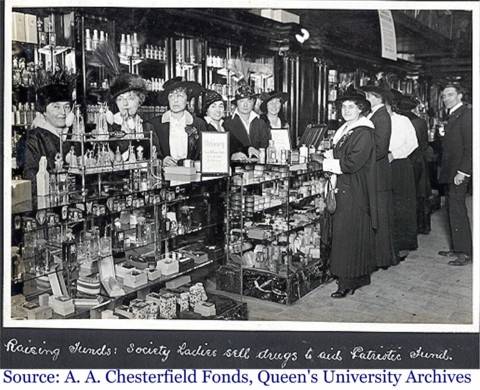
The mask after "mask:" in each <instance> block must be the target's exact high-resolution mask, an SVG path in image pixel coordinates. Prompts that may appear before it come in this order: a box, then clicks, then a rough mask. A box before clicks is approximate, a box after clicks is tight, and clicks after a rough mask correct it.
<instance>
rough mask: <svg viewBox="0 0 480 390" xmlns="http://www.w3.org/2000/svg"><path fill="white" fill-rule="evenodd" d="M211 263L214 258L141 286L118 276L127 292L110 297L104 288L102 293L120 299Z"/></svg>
mask: <svg viewBox="0 0 480 390" xmlns="http://www.w3.org/2000/svg"><path fill="white" fill-rule="evenodd" d="M211 264H213V260H210V259H209V260H207V261H205V262H204V263H201V264H197V265H195V266H194V267H193V268H190V269H188V270H185V271H182V272H177V273H176V274H172V275H168V276H161V277H160V278H158V279H156V280H152V281H149V282H148V283H146V284H144V285H141V286H138V287H136V288H131V287H126V286H123V280H122V278H121V277H119V276H117V278H118V279H120V284H121V285H122V288H123V290H124V291H125V294H124V295H121V296H118V297H109V296H108V294H106V293H105V291H104V290H103V288H102V292H101V295H102V296H104V297H108V298H110V299H113V300H118V299H121V298H124V297H126V296H128V295H131V294H134V293H136V292H138V291H142V290H146V289H149V288H151V287H154V286H157V285H159V284H162V283H165V282H168V281H170V280H173V279H176V278H178V277H179V276H182V275H187V274H190V273H191V272H193V271H196V270H199V269H201V268H205V267H207V266H208V265H211Z"/></svg>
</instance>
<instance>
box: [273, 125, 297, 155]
mask: <svg viewBox="0 0 480 390" xmlns="http://www.w3.org/2000/svg"><path fill="white" fill-rule="evenodd" d="M271 133H272V140H273V142H275V148H277V149H278V150H290V149H291V148H292V147H291V144H290V133H289V132H288V129H272V130H271Z"/></svg>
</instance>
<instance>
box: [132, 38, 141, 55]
mask: <svg viewBox="0 0 480 390" xmlns="http://www.w3.org/2000/svg"><path fill="white" fill-rule="evenodd" d="M132 53H133V56H134V57H138V56H139V55H140V46H139V44H138V38H137V33H133V39H132Z"/></svg>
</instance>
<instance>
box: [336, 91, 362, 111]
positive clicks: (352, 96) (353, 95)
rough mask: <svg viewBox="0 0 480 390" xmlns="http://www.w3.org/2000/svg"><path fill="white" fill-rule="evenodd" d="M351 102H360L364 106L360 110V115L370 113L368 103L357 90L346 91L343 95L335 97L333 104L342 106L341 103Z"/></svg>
mask: <svg viewBox="0 0 480 390" xmlns="http://www.w3.org/2000/svg"><path fill="white" fill-rule="evenodd" d="M347 100H351V101H354V102H360V103H363V104H364V106H365V107H364V108H363V109H362V113H363V114H365V113H366V112H368V111H370V102H369V101H368V100H367V98H366V97H365V94H364V93H362V92H361V91H357V90H348V91H347V92H346V93H345V94H344V95H341V96H339V97H337V100H335V103H337V104H342V103H343V102H345V101H347Z"/></svg>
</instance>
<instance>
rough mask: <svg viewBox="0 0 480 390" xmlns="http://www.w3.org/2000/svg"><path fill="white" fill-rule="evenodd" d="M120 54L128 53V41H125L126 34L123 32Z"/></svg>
mask: <svg viewBox="0 0 480 390" xmlns="http://www.w3.org/2000/svg"><path fill="white" fill-rule="evenodd" d="M120 54H121V55H122V56H125V55H127V43H126V41H125V34H122V39H121V41H120Z"/></svg>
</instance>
